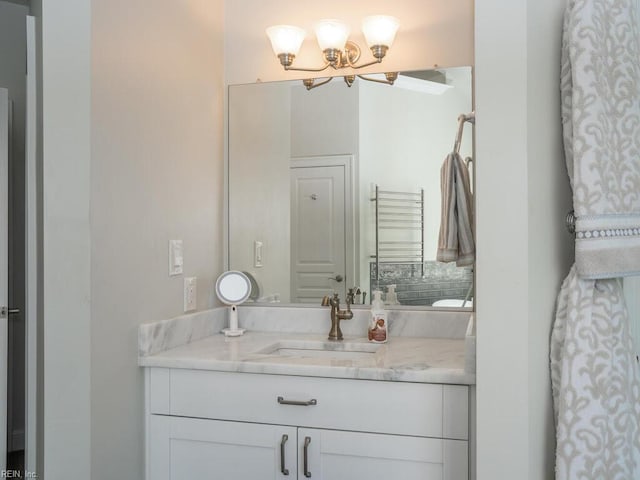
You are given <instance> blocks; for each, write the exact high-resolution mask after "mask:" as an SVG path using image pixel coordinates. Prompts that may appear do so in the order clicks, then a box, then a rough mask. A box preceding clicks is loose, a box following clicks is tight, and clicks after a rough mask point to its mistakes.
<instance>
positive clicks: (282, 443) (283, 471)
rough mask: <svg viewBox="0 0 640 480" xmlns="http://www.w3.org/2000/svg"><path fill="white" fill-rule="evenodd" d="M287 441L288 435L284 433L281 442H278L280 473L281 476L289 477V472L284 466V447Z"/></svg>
mask: <svg viewBox="0 0 640 480" xmlns="http://www.w3.org/2000/svg"><path fill="white" fill-rule="evenodd" d="M287 440H289V435H287V434H286V433H285V434H284V435H282V441H281V442H280V471H281V472H282V475H289V470H288V469H287V468H285V466H284V445H285V443H287Z"/></svg>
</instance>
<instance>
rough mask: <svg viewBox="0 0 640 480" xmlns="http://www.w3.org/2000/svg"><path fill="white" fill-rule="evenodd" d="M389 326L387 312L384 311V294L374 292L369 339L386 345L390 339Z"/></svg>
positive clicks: (377, 291)
mask: <svg viewBox="0 0 640 480" xmlns="http://www.w3.org/2000/svg"><path fill="white" fill-rule="evenodd" d="M388 332H389V324H388V322H387V311H386V310H385V309H384V302H383V301H382V292H381V291H380V290H376V291H374V292H373V300H372V301H371V321H370V322H369V332H368V335H367V337H368V338H369V341H370V342H373V343H386V341H387V339H388V338H389V335H388Z"/></svg>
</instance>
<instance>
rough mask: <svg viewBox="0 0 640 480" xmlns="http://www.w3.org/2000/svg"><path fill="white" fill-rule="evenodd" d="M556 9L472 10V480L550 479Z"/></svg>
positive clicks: (560, 221) (565, 264)
mask: <svg viewBox="0 0 640 480" xmlns="http://www.w3.org/2000/svg"><path fill="white" fill-rule="evenodd" d="M562 11H563V5H562V4H560V3H558V2H556V1H552V0H545V1H542V2H526V3H523V2H520V3H518V2H511V1H509V0H489V1H486V2H478V3H476V43H475V50H476V112H477V127H476V128H477V130H476V135H477V140H476V142H477V143H476V146H477V150H476V155H477V171H476V175H477V177H476V200H477V207H476V208H477V243H478V244H477V248H478V259H477V270H476V278H477V338H478V341H477V362H478V363H477V382H478V383H477V399H478V412H477V418H478V422H477V433H478V443H477V445H478V451H477V459H478V479H479V480H488V479H494V478H527V479H548V478H552V477H553V468H554V457H553V449H554V440H553V438H554V433H553V422H552V412H551V391H550V380H549V373H548V372H549V357H548V350H549V347H548V345H549V334H550V329H551V325H552V320H553V316H554V305H555V298H556V295H557V292H558V290H559V286H560V283H561V281H562V279H563V278H564V276H565V275H566V274H567V273H568V269H569V263H570V261H571V259H572V255H571V245H572V238H571V236H570V235H568V234H567V233H566V230H565V227H564V215H565V214H566V212H567V210H569V208H570V195H569V184H568V179H567V176H566V172H565V171H564V159H563V153H562V146H561V142H560V134H561V125H560V114H559V110H560V106H559V87H558V85H559V68H560V32H561V16H562ZM496 12H499V15H496ZM505 18H508V19H509V22H504V21H503V19H505Z"/></svg>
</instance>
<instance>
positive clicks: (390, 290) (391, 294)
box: [384, 285, 400, 305]
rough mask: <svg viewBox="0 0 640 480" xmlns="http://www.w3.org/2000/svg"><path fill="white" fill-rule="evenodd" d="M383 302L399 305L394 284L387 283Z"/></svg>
mask: <svg viewBox="0 0 640 480" xmlns="http://www.w3.org/2000/svg"><path fill="white" fill-rule="evenodd" d="M384 303H385V305H400V302H399V301H398V295H397V294H396V286H395V285H387V295H386V296H385V302H384Z"/></svg>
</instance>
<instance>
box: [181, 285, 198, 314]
mask: <svg viewBox="0 0 640 480" xmlns="http://www.w3.org/2000/svg"><path fill="white" fill-rule="evenodd" d="M197 290H198V283H197V278H196V277H186V278H185V279H184V311H185V312H190V311H192V310H195V309H196V292H197Z"/></svg>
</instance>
